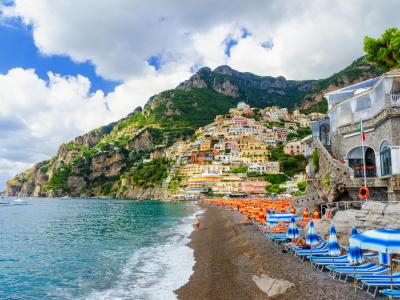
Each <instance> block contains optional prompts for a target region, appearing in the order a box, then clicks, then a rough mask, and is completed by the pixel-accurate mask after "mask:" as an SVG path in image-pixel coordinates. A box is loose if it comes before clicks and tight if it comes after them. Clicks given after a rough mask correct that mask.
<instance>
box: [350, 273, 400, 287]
mask: <svg viewBox="0 0 400 300" xmlns="http://www.w3.org/2000/svg"><path fill="white" fill-rule="evenodd" d="M349 277H353V278H355V279H356V280H357V282H359V283H360V285H358V284H357V287H358V288H359V289H361V290H362V289H363V288H364V286H365V283H364V281H375V280H379V281H381V280H390V274H387V273H386V274H374V275H365V274H363V275H361V274H357V273H356V276H354V274H349ZM392 278H393V279H400V272H396V273H393V274H392Z"/></svg>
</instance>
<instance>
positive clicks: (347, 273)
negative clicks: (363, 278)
mask: <svg viewBox="0 0 400 300" xmlns="http://www.w3.org/2000/svg"><path fill="white" fill-rule="evenodd" d="M389 270H390V269H389V268H386V267H382V266H375V267H373V268H370V269H367V270H356V272H355V273H354V271H351V270H346V271H339V272H337V271H336V273H337V274H338V275H339V276H338V279H339V281H342V282H347V279H348V278H349V277H351V278H353V277H354V275H355V274H356V275H377V274H382V273H385V272H387V271H389ZM342 275H344V279H342Z"/></svg>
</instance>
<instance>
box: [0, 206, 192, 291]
mask: <svg viewBox="0 0 400 300" xmlns="http://www.w3.org/2000/svg"><path fill="white" fill-rule="evenodd" d="M28 202H29V204H28V205H11V206H2V205H1V206H0V299H174V298H175V295H174V294H173V290H175V289H177V288H179V287H180V286H182V285H183V284H184V283H185V282H186V281H187V280H188V279H189V277H190V275H191V273H192V266H193V264H194V259H193V251H192V250H191V249H190V248H188V247H187V246H186V244H187V243H188V242H189V239H188V236H189V235H190V233H191V231H192V230H193V227H192V224H193V219H194V214H195V208H194V205H193V204H192V203H162V202H156V201H144V202H137V201H128V200H92V199H28Z"/></svg>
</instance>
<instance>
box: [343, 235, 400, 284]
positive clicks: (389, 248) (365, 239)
mask: <svg viewBox="0 0 400 300" xmlns="http://www.w3.org/2000/svg"><path fill="white" fill-rule="evenodd" d="M350 246H354V247H359V248H361V249H368V250H372V251H378V252H380V253H384V254H385V255H389V265H390V289H393V278H392V273H393V266H392V254H400V230H397V229H389V228H382V229H375V230H368V231H365V232H363V233H360V234H357V235H355V236H352V237H351V238H350Z"/></svg>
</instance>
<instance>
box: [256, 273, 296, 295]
mask: <svg viewBox="0 0 400 300" xmlns="http://www.w3.org/2000/svg"><path fill="white" fill-rule="evenodd" d="M252 279H253V281H254V282H255V284H256V285H257V286H258V288H259V289H260V290H262V291H263V292H264V293H266V294H267V296H268V297H273V296H277V295H281V294H284V293H285V292H286V291H287V290H288V289H290V288H292V287H294V284H293V283H291V282H289V281H287V280H280V279H274V278H271V277H268V276H267V275H265V274H263V275H261V276H260V277H259V276H256V275H253V277H252Z"/></svg>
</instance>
